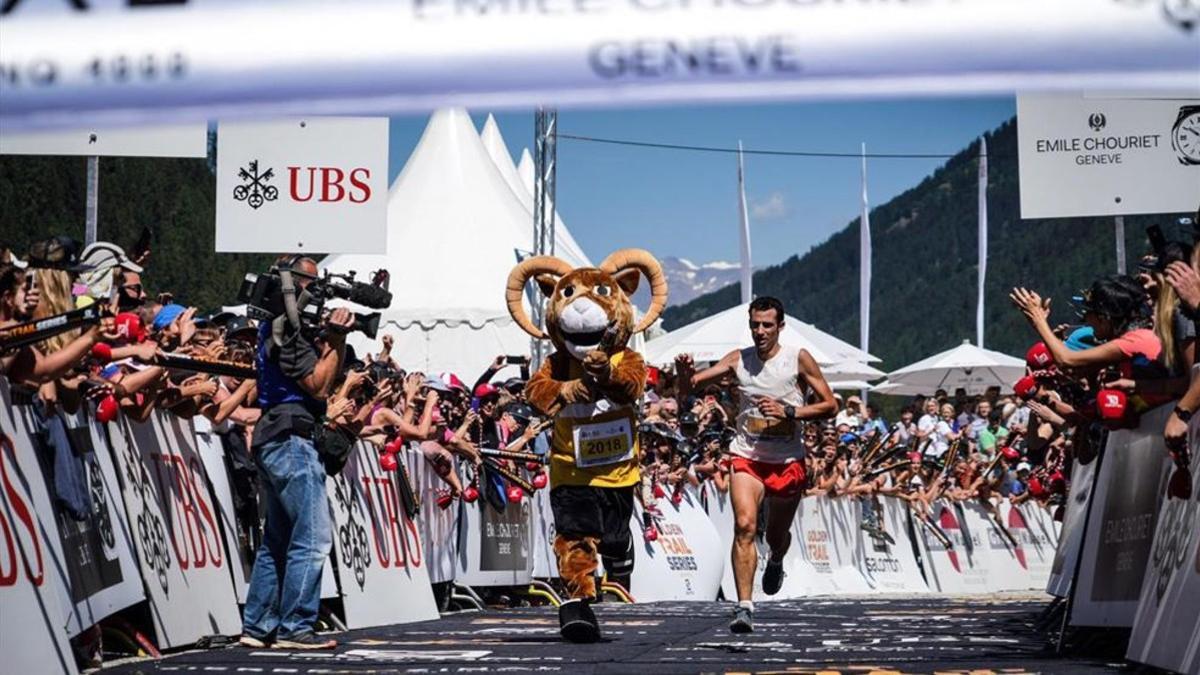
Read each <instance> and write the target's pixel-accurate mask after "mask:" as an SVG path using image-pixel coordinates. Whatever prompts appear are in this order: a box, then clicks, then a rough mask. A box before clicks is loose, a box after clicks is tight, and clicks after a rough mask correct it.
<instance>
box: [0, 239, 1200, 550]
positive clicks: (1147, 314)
mask: <svg viewBox="0 0 1200 675" xmlns="http://www.w3.org/2000/svg"><path fill="white" fill-rule="evenodd" d="M1198 259H1200V248H1198V249H1196V250H1193V248H1192V246H1191V245H1190V244H1183V243H1178V242H1173V243H1171V244H1170V245H1169V246H1168V247H1167V248H1166V250H1164V251H1160V252H1158V253H1157V254H1156V255H1153V256H1148V257H1147V258H1146V259H1144V260H1143V261H1142V264H1141V266H1140V267H1139V273H1138V274H1137V275H1136V276H1115V275H1114V276H1107V277H1103V278H1100V279H1097V280H1095V281H1094V282H1093V283H1092V284H1091V286H1090V287H1089V288H1087V289H1086V290H1084V291H1083V292H1082V293H1081V294H1080V295H1079V296H1077V297H1075V298H1073V299H1072V300H1071V304H1072V306H1073V308H1074V312H1075V315H1076V318H1077V323H1076V324H1073V325H1058V326H1052V325H1051V323H1050V299H1049V298H1042V297H1040V296H1039V295H1038V293H1036V292H1035V291H1031V290H1027V289H1023V288H1017V289H1014V290H1013V292H1012V295H1011V299H1012V302H1013V304H1014V305H1015V307H1016V308H1017V309H1018V310H1019V311H1021V312H1022V313H1023V314H1024V315H1025V317H1026V318H1027V319H1028V322H1029V325H1030V327H1031V328H1032V333H1033V334H1035V335H1036V340H1037V341H1036V342H1035V343H1034V344H1033V345H1032V346H1031V347H1030V348H1029V350H1028V352H1027V354H1026V361H1027V375H1026V376H1025V377H1023V378H1022V379H1021V380H1020V381H1018V382H1013V383H1009V384H1008V386H1004V387H1001V386H995V387H992V388H990V389H988V390H987V391H986V392H983V393H982V394H979V395H968V394H967V392H965V391H963V390H958V391H954V392H946V391H934V392H929V395H927V396H916V397H913V398H912V399H911V400H909V401H907V404H906V405H904V406H903V408H901V409H899V412H898V414H897V415H896V419H892V420H887V419H884V417H883V415H882V414H881V411H880V409H879V407H877V406H876V405H875V404H874V403H864V401H863V400H862V399H861V398H859V396H855V395H849V396H846V397H844V398H843V397H842V395H840V394H839V395H838V396H837V399H838V403H839V408H838V412H837V414H836V416H834V417H833V418H832V419H827V420H824V421H822V422H818V423H810V424H808V425H806V426H805V427H804V429H803V434H804V439H803V441H804V447H805V450H806V456H805V458H804V462H805V468H806V470H807V475H808V476H809V485H808V488H807V494H809V495H824V496H827V497H834V498H838V497H842V498H853V499H859V500H862V503H863V504H864V505H869V504H875V503H878V502H877V500H876V497H878V496H882V495H888V496H893V497H897V498H899V499H902V500H904V501H905V502H907V503H908V504H909V505H910V506H911V508H912V509H914V512H915V513H916V514H917V515H918V516H921V517H923V518H927V516H928V515H929V514H930V513H931V509H932V505H933V503H934V501H935V500H937V499H949V500H964V501H975V502H978V503H980V504H981V505H983V506H984V507H985V508H988V509H994V508H995V505H996V503H997V499H998V498H1008V499H1011V500H1012V501H1014V502H1023V501H1034V502H1039V503H1041V504H1043V505H1046V506H1048V507H1050V508H1055V509H1056V511H1057V515H1058V517H1061V515H1062V509H1063V504H1064V503H1065V497H1066V494H1067V492H1068V490H1069V487H1070V480H1071V468H1072V465H1073V462H1074V461H1075V460H1079V461H1080V462H1083V463H1087V462H1090V461H1091V460H1092V458H1094V457H1095V456H1096V454H1097V452H1098V450H1099V448H1100V446H1101V444H1102V442H1103V438H1104V433H1105V431H1106V430H1107V429H1112V428H1121V427H1125V428H1128V427H1134V426H1137V424H1138V418H1139V415H1140V414H1141V413H1143V412H1145V411H1146V410H1148V409H1150V408H1152V407H1157V406H1159V405H1163V404H1166V403H1168V402H1171V401H1177V404H1176V406H1175V410H1174V412H1173V413H1172V415H1171V416H1170V418H1169V420H1168V422H1167V424H1166V427H1165V429H1163V430H1162V433H1163V434H1164V436H1165V439H1166V441H1167V446H1168V448H1169V449H1170V450H1171V452H1172V454H1173V457H1174V458H1175V462H1176V464H1177V465H1178V466H1180V467H1186V466H1187V463H1188V461H1189V460H1188V456H1187V448H1186V443H1185V439H1186V433H1187V422H1188V418H1189V417H1190V415H1191V414H1192V412H1193V411H1195V410H1196V409H1197V408H1198V407H1200V379H1194V378H1192V377H1191V375H1192V373H1193V366H1194V364H1195V360H1196V351H1195V346H1196V345H1195V342H1196V328H1195V325H1194V319H1195V318H1196V317H1197V316H1198V313H1197V312H1198V310H1200V274H1198V273H1197V264H1198V262H1200V260H1198ZM150 264H151V263H150V253H149V251H148V250H139V251H134V252H133V253H132V255H127V254H126V252H125V251H124V250H123V249H121V248H120V247H118V246H116V245H114V244H111V243H104V242H101V243H96V244H92V245H89V246H87V247H83V246H80V245H79V244H78V243H76V242H74V241H72V240H70V239H69V238H66V237H56V238H53V239H50V240H47V241H44V242H40V243H38V244H36V245H35V246H34V247H33V248H32V250H30V251H29V252H28V253H27V254H24V255H18V254H16V253H14V252H13V251H10V250H8V249H3V250H0V330H2V329H4V328H9V327H11V326H13V325H16V324H20V323H22V322H27V321H30V320H33V319H41V318H45V317H51V316H56V315H60V314H63V313H64V312H68V311H70V310H75V309H79V308H85V307H88V306H91V305H96V306H100V307H103V308H104V309H105V310H106V313H105V314H106V318H104V319H103V320H102V321H100V322H99V323H90V324H88V325H83V326H80V327H78V328H74V329H72V330H68V331H65V332H60V333H57V334H55V335H53V336H51V337H49V338H47V339H45V340H44V341H42V342H39V343H37V344H34V345H27V346H22V347H20V348H16V349H7V350H4V351H0V375H2V376H3V377H4V378H5V379H7V380H8V382H9V384H10V385H11V389H12V391H13V395H14V397H15V400H18V401H23V402H26V403H33V404H36V407H38V408H39V409H40V410H41V411H42V414H47V413H49V412H52V411H54V410H56V409H61V410H63V411H65V412H67V413H73V412H74V411H76V410H78V409H79V408H80V407H81V406H82V405H83V403H84V402H85V401H88V400H90V401H92V402H94V404H95V406H96V414H97V416H98V417H100V418H101V419H104V420H112V419H115V418H117V417H118V416H125V417H127V418H128V419H130V420H135V421H141V420H145V419H147V418H148V417H149V416H150V415H151V413H152V412H153V411H154V410H162V411H166V412H167V413H170V414H173V415H177V416H180V417H184V418H193V419H197V420H203V421H204V422H203V423H204V424H207V425H209V426H210V427H211V429H212V430H213V431H214V432H215V433H217V434H219V435H220V436H221V438H222V440H223V443H224V445H225V449H226V450H227V456H228V462H229V466H230V475H231V477H232V479H233V483H234V490H235V492H236V495H235V498H236V499H235V501H236V502H237V505H238V508H239V509H244V511H243V515H244V516H245V518H244V520H247V521H249V522H257V520H258V510H259V509H258V506H257V504H256V500H255V494H254V493H255V471H254V463H253V461H252V458H251V457H250V452H251V451H250V447H251V443H250V438H251V434H252V430H253V427H254V425H255V422H256V421H257V420H258V417H259V409H258V406H257V404H256V401H257V391H256V386H257V385H256V380H255V378H254V376H253V368H254V365H255V353H256V343H257V341H258V340H259V336H260V328H259V327H258V326H256V325H255V323H254V322H253V321H252V320H250V319H248V318H246V317H245V316H240V315H236V314H232V313H228V312H221V311H219V312H214V313H209V314H204V313H201V312H200V311H198V310H197V309H196V308H194V307H188V306H186V305H185V304H182V303H179V302H176V300H175V298H173V297H172V296H171V294H169V293H160V294H158V295H156V296H154V297H150V296H148V295H147V293H146V292H145V288H144V287H143V279H142V275H143V274H144V273H146V268H147V267H148V266H150ZM392 347H393V342H392V338H391V337H389V336H388V335H386V334H385V335H383V336H381V340H380V342H379V346H378V347H377V348H376V349H374V350H372V351H371V352H370V353H363V354H357V355H356V354H354V353H350V354H348V355H347V356H346V358H345V360H344V363H343V367H342V369H341V372H339V373H337V374H336V375H335V379H334V381H333V383H332V387H331V389H330V391H331V395H330V396H329V398H328V401H327V408H326V413H325V415H324V418H323V419H322V424H323V425H324V426H325V427H326V429H327V431H329V432H338V433H341V434H343V435H345V436H346V437H347V438H348V439H350V440H353V439H362V440H364V441H366V442H368V443H370V444H371V445H372V446H374V447H375V448H376V449H377V450H378V453H379V461H380V464H381V467H382V468H383V470H386V471H395V470H397V468H398V467H399V466H400V465H399V463H398V462H397V461H396V454H397V453H398V452H399V451H400V449H401V448H403V447H405V446H406V445H407V446H408V447H410V448H413V449H418V450H419V451H420V453H421V455H422V456H423V457H424V458H425V460H426V461H428V462H429V463H430V465H431V466H432V467H433V468H434V469H435V471H436V473H437V475H439V476H440V477H441V478H442V480H443V481H444V482H445V487H444V490H443V498H441V499H439V500H438V505H439V506H441V507H442V508H446V507H448V506H449V505H450V504H452V503H453V502H454V500H455V499H462V500H464V501H474V500H476V499H479V498H481V497H483V498H485V499H487V498H488V494H487V491H486V489H485V486H483V485H481V480H480V477H481V474H482V473H484V472H482V471H481V470H480V467H481V465H482V464H483V463H484V461H485V459H486V455H487V453H488V451H495V450H500V451H506V452H509V453H514V452H521V453H531V454H534V455H540V456H544V454H545V453H546V452H547V443H546V441H545V436H546V434H544V433H542V432H544V431H545V430H546V429H547V426H548V424H549V421H548V420H543V419H541V418H540V417H539V415H538V414H537V413H536V411H534V410H533V409H532V408H531V407H530V406H529V405H528V404H526V402H525V401H524V398H523V387H524V383H525V381H526V380H527V379H528V376H529V371H528V361H527V360H526V359H524V358H520V357H515V358H514V357H504V356H501V357H497V358H496V360H495V361H494V362H493V363H492V364H491V366H490V367H489V368H487V369H486V370H485V371H484V372H483V373H481V374H468V373H458V374H454V373H418V372H406V371H405V370H404V369H403V368H401V367H399V365H398V362H397V358H396V355H395V354H393V353H392ZM168 357H174V358H168ZM181 359H182V360H181ZM187 359H191V360H193V361H194V362H195V363H194V364H193V366H188V365H187ZM181 363H182V364H184V365H183V366H181V365H180V364H181ZM206 364H207V365H206ZM211 364H218V365H220V366H223V368H217V369H215V370H214V369H213V368H211V367H209V366H211ZM671 370H672V369H671V368H670V367H669V366H668V367H666V368H664V369H661V370H660V369H657V368H651V369H650V375H649V378H648V382H647V388H646V392H647V393H646V395H645V398H644V401H643V404H642V410H641V413H642V414H641V420H640V425H639V435H640V439H641V448H642V464H643V469H644V471H643V476H644V478H643V483H644V489H643V490H642V491H641V501H642V503H643V505H644V506H645V507H646V509H645V510H646V512H647V514H648V518H647V527H646V528H645V531H646V533H647V534H646V536H647V537H648V538H653V537H654V536H655V535H654V522H653V518H654V514H655V513H657V512H658V511H659V510H660V509H661V508H662V505H661V504H660V503H659V502H660V500H674V501H678V500H680V499H681V498H682V495H683V492H684V490H685V489H686V488H688V487H689V486H691V487H693V488H697V489H700V492H701V493H702V494H704V495H706V498H711V496H713V495H716V494H719V493H724V492H726V491H727V490H728V489H729V478H728V472H729V466H728V456H727V455H726V453H725V448H726V447H727V446H728V443H729V440H730V438H731V436H732V434H733V425H732V423H731V420H732V415H733V414H734V411H735V410H736V409H737V408H736V401H735V400H734V397H735V396H736V387H735V386H733V384H734V383H732V382H724V383H720V384H717V385H712V386H709V387H707V388H706V389H704V390H703V391H700V392H694V393H693V394H691V395H688V396H686V397H681V396H679V395H677V392H676V388H675V384H674V381H673V376H672V372H671ZM502 372H503V375H501V373H502ZM472 375H477V376H476V377H475V379H474V380H471V379H470V377H471V376H472ZM463 376H465V377H467V379H465V380H464V379H462V377H463ZM468 381H472V382H473V384H471V385H468V384H467V382H468ZM492 461H494V462H498V463H501V464H503V465H504V466H505V467H506V468H507V470H509V471H510V472H513V473H515V474H519V475H522V476H524V477H525V478H526V479H528V480H529V482H530V484H532V485H533V486H534V487H535V488H542V487H545V486H546V480H547V478H546V476H545V470H544V466H543V464H542V463H541V462H539V461H537V460H531V461H522V460H518V459H514V458H512V457H508V458H505V457H502V456H495V459H494V460H492ZM334 470H335V468H331V472H333V471H334ZM1177 473H1178V472H1177ZM1184 473H1185V474H1186V472H1184ZM1185 477H1186V476H1185ZM1183 481H1184V479H1181V478H1176V479H1173V481H1172V490H1173V491H1175V492H1176V493H1178V494H1182V491H1183V490H1184V489H1185V488H1186V489H1188V490H1190V485H1188V486H1183V485H1182V483H1183ZM493 492H496V490H493ZM499 492H500V493H501V494H502V497H501V498H502V499H504V500H512V499H517V500H519V499H521V498H522V497H523V494H522V490H521V489H520V488H519V487H518V486H516V485H513V484H511V483H507V484H505V485H503V486H501V487H500V489H499ZM864 514H865V516H864V523H863V527H864V528H865V529H868V530H871V531H878V530H879V529H880V525H879V522H878V520H877V519H876V518H875V517H874V514H875V510H874V509H871V508H864ZM247 536H248V537H251V538H253V537H254V534H253V533H249V534H247ZM254 543H255V542H250V546H251V547H253V545H254Z"/></svg>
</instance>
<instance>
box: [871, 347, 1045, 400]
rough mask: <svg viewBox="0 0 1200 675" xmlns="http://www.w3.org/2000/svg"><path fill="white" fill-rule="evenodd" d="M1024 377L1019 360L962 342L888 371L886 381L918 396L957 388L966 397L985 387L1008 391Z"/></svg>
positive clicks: (1023, 369) (1022, 365)
mask: <svg viewBox="0 0 1200 675" xmlns="http://www.w3.org/2000/svg"><path fill="white" fill-rule="evenodd" d="M1024 375H1025V361H1024V360H1023V359H1018V358H1016V357H1014V356H1009V355H1008V354H1003V353H1001V352H995V351H992V350H990V349H980V348H979V347H976V346H975V345H973V344H971V342H970V341H968V340H964V341H963V343H962V344H961V345H959V346H957V347H955V348H953V349H950V350H947V351H944V352H942V353H940V354H935V355H933V356H930V357H929V358H927V359H922V360H920V361H917V362H916V363H914V364H912V365H909V366H905V367H903V368H901V369H899V370H895V371H892V372H891V373H890V374H889V375H888V381H889V382H890V383H891V384H896V385H903V386H905V387H907V388H909V389H910V390H911V389H916V390H920V391H921V392H922V393H933V392H934V391H936V390H938V389H945V390H946V391H948V392H953V391H954V390H956V389H960V388H961V389H966V390H967V393H968V394H982V393H983V392H984V391H985V390H987V388H988V387H1000V388H1001V389H1009V388H1011V387H1012V385H1013V383H1014V382H1016V381H1017V380H1019V379H1021V377H1022V376H1024ZM891 391H895V390H889V393H890V392H891Z"/></svg>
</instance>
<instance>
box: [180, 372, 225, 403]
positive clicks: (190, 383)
mask: <svg viewBox="0 0 1200 675" xmlns="http://www.w3.org/2000/svg"><path fill="white" fill-rule="evenodd" d="M179 393H180V394H182V395H183V396H185V397H187V398H192V397H194V396H200V397H203V398H212V397H213V396H214V395H216V393H217V382H216V380H213V379H210V378H209V377H208V376H207V375H203V374H200V375H193V376H191V377H189V378H188V379H186V380H184V381H183V384H181V385H180V386H179Z"/></svg>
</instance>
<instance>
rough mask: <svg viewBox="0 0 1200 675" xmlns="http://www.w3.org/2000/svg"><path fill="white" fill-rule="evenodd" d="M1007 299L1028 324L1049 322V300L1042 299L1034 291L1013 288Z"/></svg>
mask: <svg viewBox="0 0 1200 675" xmlns="http://www.w3.org/2000/svg"><path fill="white" fill-rule="evenodd" d="M1008 297H1009V299H1010V300H1012V302H1013V304H1014V305H1016V306H1017V309H1019V310H1021V313H1022V314H1024V315H1025V318H1026V319H1028V320H1029V322H1030V323H1036V322H1038V321H1047V320H1049V318H1050V298H1046V299H1042V296H1040V295H1038V294H1037V292H1036V291H1031V290H1029V289H1027V288H1014V289H1013V290H1012V293H1010V294H1009V295H1008Z"/></svg>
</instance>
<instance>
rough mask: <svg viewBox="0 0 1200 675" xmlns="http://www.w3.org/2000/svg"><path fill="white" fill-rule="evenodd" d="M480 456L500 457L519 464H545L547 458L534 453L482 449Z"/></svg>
mask: <svg viewBox="0 0 1200 675" xmlns="http://www.w3.org/2000/svg"><path fill="white" fill-rule="evenodd" d="M479 454H481V455H483V456H484V457H498V458H500V459H511V460H513V461H517V462H537V463H538V464H544V463H545V461H546V458H545V457H543V456H541V455H539V454H537V453H533V452H509V451H507V450H492V449H489V448H480V449H479Z"/></svg>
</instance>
